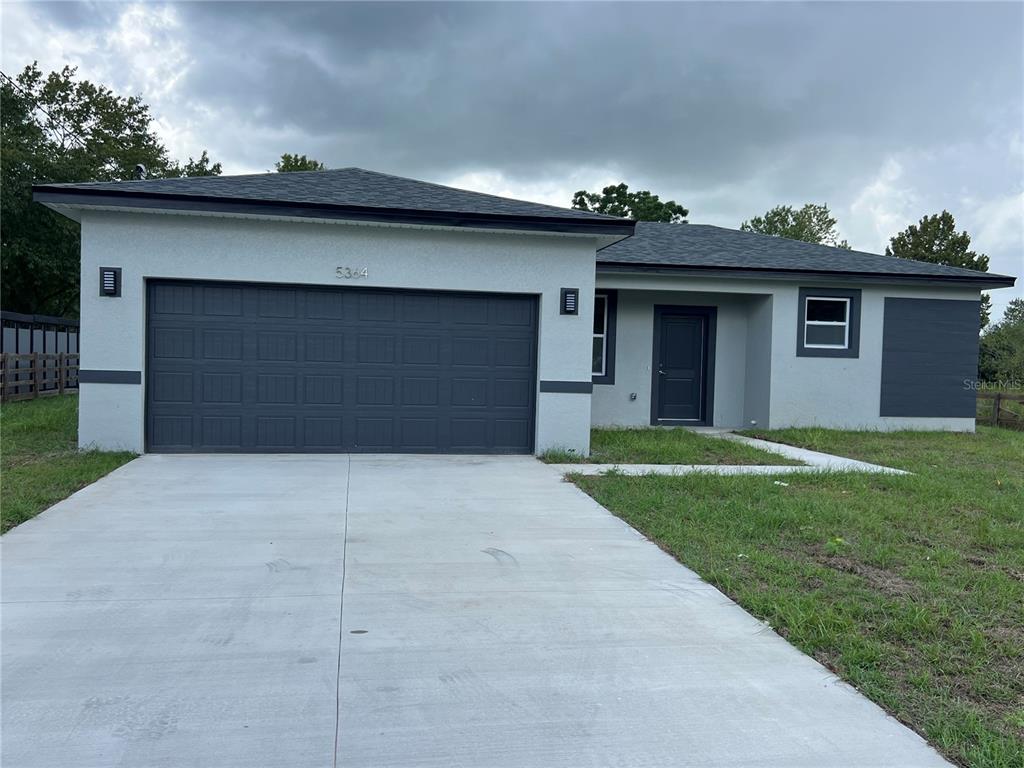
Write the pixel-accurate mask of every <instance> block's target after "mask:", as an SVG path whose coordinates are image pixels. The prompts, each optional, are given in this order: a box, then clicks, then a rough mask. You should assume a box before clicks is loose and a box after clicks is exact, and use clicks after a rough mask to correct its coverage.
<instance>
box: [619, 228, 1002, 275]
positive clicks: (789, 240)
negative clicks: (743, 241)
mask: <svg viewBox="0 0 1024 768" xmlns="http://www.w3.org/2000/svg"><path fill="white" fill-rule="evenodd" d="M638 223H640V224H667V225H669V226H673V223H672V222H668V221H644V222H638ZM684 223H687V224H689V225H690V226H693V227H708V228H710V229H718V230H721V231H723V232H731V233H736V234H739V235H740V236H748V237H757V238H774V239H777V240H784V241H786V242H787V243H797V244H798V247H808V248H828V249H829V250H831V251H836V252H837V254H838V253H843V254H858V255H861V256H870V257H872V258H874V259H893V260H895V261H898V262H900V263H903V264H917V265H920V266H922V267H930V268H934V267H940V268H942V269H950V270H959V271H960V272H962V273H967V274H972V275H979V274H980V275H992V276H993V277H1009V275H1000V274H999V273H996V272H982V271H981V270H980V269H970V268H969V267H954V266H953V265H951V264H937V263H935V262H932V261H921V260H920V259H905V258H902V257H900V256H892V255H890V254H887V253H873V252H872V251H862V250H859V249H857V248H840V247H839V246H837V245H828V244H826V243H811V242H808V241H807V240H798V239H796V238H795V237H786V236H785V235H768V234H765V233H764V232H754V231H752V230H749V229H739V228H738V227H737V228H733V227H723V226H721V225H720V224H696V223H691V222H684Z"/></svg>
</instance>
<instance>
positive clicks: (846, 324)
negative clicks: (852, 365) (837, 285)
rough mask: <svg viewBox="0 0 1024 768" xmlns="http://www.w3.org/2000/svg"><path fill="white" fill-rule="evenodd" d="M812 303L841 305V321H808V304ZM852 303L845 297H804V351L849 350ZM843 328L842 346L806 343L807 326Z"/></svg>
mask: <svg viewBox="0 0 1024 768" xmlns="http://www.w3.org/2000/svg"><path fill="white" fill-rule="evenodd" d="M812 301H832V302H840V303H842V305H843V319H842V320H809V319H808V316H809V315H810V312H809V311H808V310H809V309H810V304H811V302H812ZM852 305H853V301H852V300H851V299H849V298H847V297H846V296H805V297H804V349H849V348H850V308H851V307H852ZM812 325H814V326H826V327H837V326H842V327H843V343H842V344H809V343H808V342H807V329H808V327H809V326H812Z"/></svg>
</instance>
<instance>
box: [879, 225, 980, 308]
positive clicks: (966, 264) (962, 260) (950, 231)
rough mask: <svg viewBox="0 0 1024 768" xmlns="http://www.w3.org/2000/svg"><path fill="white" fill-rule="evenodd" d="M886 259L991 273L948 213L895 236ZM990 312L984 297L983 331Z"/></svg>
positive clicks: (888, 247) (967, 237)
mask: <svg viewBox="0 0 1024 768" xmlns="http://www.w3.org/2000/svg"><path fill="white" fill-rule="evenodd" d="M885 255H886V256H895V257H897V258H899V259H913V260H914V261H926V262H928V263H929V264H945V265H946V266H947V267H961V268H963V269H974V270H977V271H978V272H988V256H986V255H985V254H983V253H976V252H975V251H972V250H971V236H970V235H969V234H967V232H957V231H956V221H955V220H954V219H953V214H951V213H950V212H949V211H943V212H942V213H935V214H932V215H931V216H925V217H923V218H922V219H921V221H919V222H918V223H917V224H911V225H910V226H909V227H907V228H906V229H905V230H903V231H902V232H900V233H898V234H896V235H893V237H892V239H891V240H890V241H889V245H888V246H886V249H885ZM991 310H992V300H991V299H990V298H989V297H988V295H987V294H982V297H981V327H982V328H984V327H985V326H987V325H988V320H989V314H990V313H991Z"/></svg>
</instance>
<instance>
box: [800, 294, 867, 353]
mask: <svg viewBox="0 0 1024 768" xmlns="http://www.w3.org/2000/svg"><path fill="white" fill-rule="evenodd" d="M796 354H797V357H859V355H860V291H859V290H857V289H840V288H801V289H800V307H799V323H798V325H797V340H796Z"/></svg>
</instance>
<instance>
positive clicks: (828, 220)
mask: <svg viewBox="0 0 1024 768" xmlns="http://www.w3.org/2000/svg"><path fill="white" fill-rule="evenodd" d="M740 229H742V230H745V231H747V232H759V233H760V234H762V235H773V236H774V237H788V238H789V239H790V240H803V241H804V242H806V243H818V244H819V245H831V246H833V247H835V248H847V249H849V247H850V244H849V243H848V242H846V241H845V240H840V239H839V231H838V230H837V229H836V219H835V217H834V216H833V215H832V213H831V211H829V209H828V206H827V205H818V204H817V203H807V204H806V205H805V206H804V207H803V208H800V209H799V210H797V209H795V208H793V206H791V205H778V206H776V207H774V208H772V209H771V210H770V211H768V212H767V213H765V215H764V216H755V217H754V218H752V219H751V220H750V221H744V222H743V223H742V224H740Z"/></svg>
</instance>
